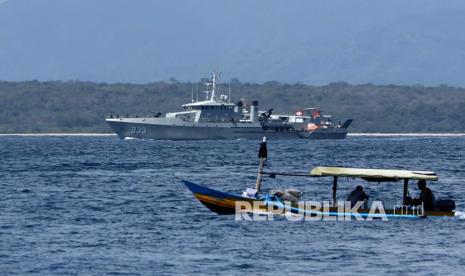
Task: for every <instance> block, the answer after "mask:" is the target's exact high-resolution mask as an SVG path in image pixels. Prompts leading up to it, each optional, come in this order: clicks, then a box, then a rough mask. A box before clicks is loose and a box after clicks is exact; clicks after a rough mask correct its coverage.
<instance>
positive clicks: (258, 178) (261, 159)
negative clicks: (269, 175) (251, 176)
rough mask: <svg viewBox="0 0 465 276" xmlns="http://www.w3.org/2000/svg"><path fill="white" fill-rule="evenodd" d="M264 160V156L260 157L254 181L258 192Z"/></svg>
mask: <svg viewBox="0 0 465 276" xmlns="http://www.w3.org/2000/svg"><path fill="white" fill-rule="evenodd" d="M265 162H266V158H260V165H259V167H258V174H257V181H256V182H255V190H257V193H259V192H260V186H261V185H262V174H263V167H264V166H265Z"/></svg>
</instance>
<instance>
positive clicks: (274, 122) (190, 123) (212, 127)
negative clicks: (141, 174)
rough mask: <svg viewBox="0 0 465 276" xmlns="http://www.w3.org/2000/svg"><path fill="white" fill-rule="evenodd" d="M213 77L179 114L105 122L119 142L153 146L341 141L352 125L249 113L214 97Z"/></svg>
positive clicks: (319, 117)
mask: <svg viewBox="0 0 465 276" xmlns="http://www.w3.org/2000/svg"><path fill="white" fill-rule="evenodd" d="M217 78H218V74H217V73H216V72H213V74H212V77H211V80H210V81H209V82H207V83H205V85H206V86H207V91H205V92H206V98H205V100H203V101H194V99H192V102H191V103H187V104H184V105H182V108H183V111H179V112H171V113H167V114H166V115H165V116H164V117H161V114H160V113H158V114H155V115H152V116H129V115H127V116H124V117H123V116H119V115H110V116H109V117H107V118H106V122H107V123H108V124H109V125H110V127H111V128H112V129H113V131H114V132H115V133H116V134H117V135H118V137H120V138H122V139H124V138H140V139H154V140H210V139H254V140H256V139H261V138H262V137H263V136H266V137H267V138H268V139H299V138H303V139H344V138H345V137H346V136H347V128H348V127H349V125H350V124H351V122H352V120H351V119H348V120H346V121H345V122H344V123H343V124H341V123H339V124H335V123H334V122H333V120H332V118H331V116H330V115H323V114H322V113H321V111H320V110H318V109H316V108H305V109H302V110H299V111H297V112H296V113H295V114H292V115H276V114H272V109H270V110H268V111H259V109H258V101H253V102H252V104H251V105H250V107H249V108H247V107H246V106H244V104H243V102H242V101H240V102H238V103H237V104H233V103H231V102H230V97H229V96H228V95H223V94H221V95H217V91H216V82H217Z"/></svg>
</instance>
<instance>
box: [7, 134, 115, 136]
mask: <svg viewBox="0 0 465 276" xmlns="http://www.w3.org/2000/svg"><path fill="white" fill-rule="evenodd" d="M0 136H116V134H114V133H14V134H0Z"/></svg>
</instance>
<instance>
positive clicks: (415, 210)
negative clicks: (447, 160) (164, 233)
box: [183, 139, 455, 218]
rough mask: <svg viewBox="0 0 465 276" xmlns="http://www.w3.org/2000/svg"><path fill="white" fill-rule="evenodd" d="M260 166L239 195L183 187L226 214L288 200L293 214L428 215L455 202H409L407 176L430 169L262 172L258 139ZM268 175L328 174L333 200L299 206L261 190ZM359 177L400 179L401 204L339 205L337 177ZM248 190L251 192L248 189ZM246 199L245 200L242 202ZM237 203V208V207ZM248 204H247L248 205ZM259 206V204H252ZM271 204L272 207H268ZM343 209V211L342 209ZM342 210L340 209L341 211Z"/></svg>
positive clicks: (426, 176)
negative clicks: (251, 185) (432, 205)
mask: <svg viewBox="0 0 465 276" xmlns="http://www.w3.org/2000/svg"><path fill="white" fill-rule="evenodd" d="M259 158H260V167H259V171H258V175H257V182H256V186H255V189H248V190H249V193H246V192H244V193H243V195H242V196H238V195H233V194H229V193H224V192H221V191H217V190H214V189H211V188H208V187H205V186H202V185H199V184H196V183H193V182H190V181H186V180H183V183H184V184H185V185H186V187H187V188H188V189H189V190H190V191H191V192H192V193H193V194H194V196H195V197H196V198H197V199H198V200H199V201H200V202H201V203H202V204H203V205H205V206H206V207H207V208H208V209H210V210H211V211H213V212H215V213H217V214H220V215H228V214H235V213H237V212H238V211H241V212H256V211H264V212H267V211H268V212H270V211H271V212H274V211H276V212H277V211H280V212H282V208H280V207H282V206H283V204H288V205H289V206H288V209H287V210H288V211H289V212H291V213H296V214H304V215H311V216H317V215H323V216H324V215H327V216H341V215H342V216H347V215H349V216H350V215H356V216H360V217H363V218H367V217H372V218H388V217H389V218H391V217H400V218H403V217H408V218H415V217H429V216H454V215H455V211H454V209H455V202H453V201H452V200H438V201H437V202H438V203H440V204H437V206H436V208H435V209H431V210H425V209H424V208H423V205H419V206H412V205H411V204H410V202H409V196H408V184H409V181H410V180H425V181H437V180H438V176H437V175H436V174H435V173H434V172H431V171H414V170H386V169H361V168H342V167H315V168H313V169H312V170H311V171H310V173H286V172H265V171H264V169H263V168H264V164H265V161H266V158H267V149H266V140H265V139H264V141H263V142H262V143H261V146H260V151H259ZM263 175H268V176H271V177H272V178H274V177H275V176H277V175H280V176H295V177H319V178H323V177H331V178H332V183H333V186H332V200H331V203H330V204H329V206H324V205H322V206H320V208H313V209H312V210H311V211H309V210H307V209H305V208H302V207H303V206H304V205H302V204H299V203H300V202H298V201H285V200H284V199H283V197H281V196H277V195H276V194H260V193H259V192H260V186H261V181H262V176H263ZM343 177H347V178H360V179H363V180H365V181H367V182H368V183H373V182H376V183H384V182H401V183H402V184H403V198H402V204H399V205H396V206H392V207H389V208H385V207H384V206H381V208H378V209H377V210H373V209H372V208H368V207H360V208H358V209H356V210H355V212H354V210H353V209H350V211H347V209H341V205H340V204H341V202H338V201H337V199H336V193H337V187H338V179H340V178H343ZM250 191H251V192H250ZM244 203H248V204H244ZM238 205H239V206H240V208H239V209H238ZM247 206H249V207H247ZM255 206H258V207H255ZM270 206H271V208H270ZM341 210H342V211H341ZM341 212H342V213H341ZM348 212H349V213H348Z"/></svg>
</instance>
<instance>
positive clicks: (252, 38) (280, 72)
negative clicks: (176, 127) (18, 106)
mask: <svg viewBox="0 0 465 276" xmlns="http://www.w3.org/2000/svg"><path fill="white" fill-rule="evenodd" d="M463 14H465V2H463V1H457V0H451V1H447V2H440V1H432V0H425V1H421V0H412V1H408V2H407V1H399V0H394V1H387V2H384V3H381V2H378V1H376V2H374V1H373V2H366V1H359V0H354V1H342V0H339V1H331V2H328V1H301V0H299V1H292V2H289V1H287V2H286V3H284V2H282V1H275V0H272V1H234V2H232V1H202V0H198V1H194V0H186V1H176V0H174V1H150V0H139V1H122V0H99V1H91V0H69V1H60V0H36V1H28V0H9V1H6V2H3V3H1V4H0V42H1V43H0V64H1V65H0V79H2V80H19V81H21V80H31V79H38V80H89V81H97V82H138V83H146V82H151V81H158V80H166V79H169V78H170V77H175V78H177V79H180V80H183V81H185V80H197V79H199V78H200V77H201V76H204V75H205V74H206V73H208V72H210V71H211V70H212V69H213V68H216V69H219V70H221V71H223V72H224V73H225V75H226V76H230V77H231V78H232V77H237V78H239V79H241V80H243V81H250V82H265V81H268V80H278V81H281V82H290V83H294V82H305V83H311V84H327V83H330V82H336V81H345V82H349V83H378V84H390V83H394V84H409V85H414V84H424V85H439V84H448V85H455V86H465V78H464V77H463V72H465V47H464V45H465V32H463V30H462V29H463V26H465V17H464V16H463Z"/></svg>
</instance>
